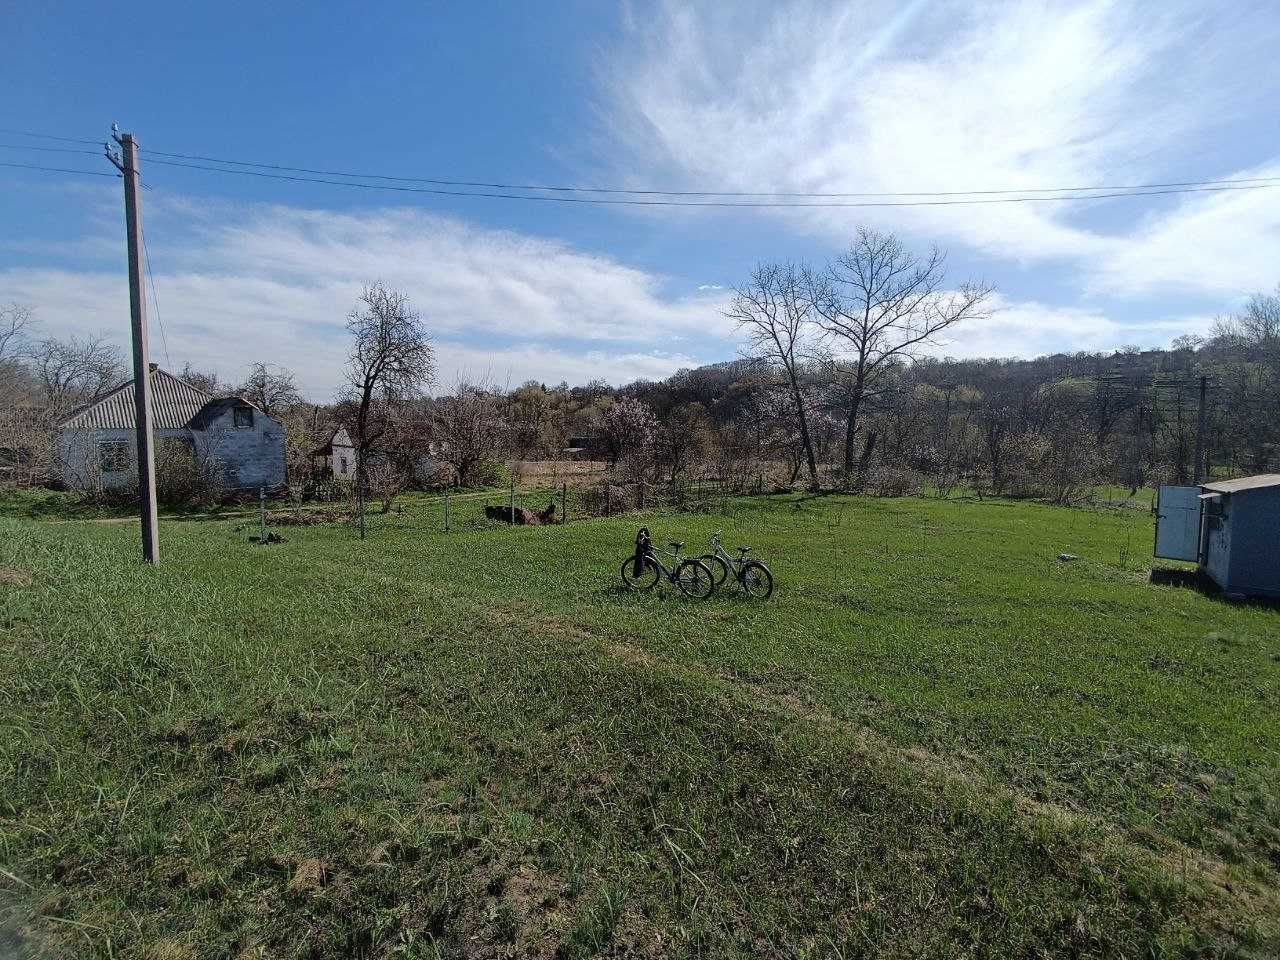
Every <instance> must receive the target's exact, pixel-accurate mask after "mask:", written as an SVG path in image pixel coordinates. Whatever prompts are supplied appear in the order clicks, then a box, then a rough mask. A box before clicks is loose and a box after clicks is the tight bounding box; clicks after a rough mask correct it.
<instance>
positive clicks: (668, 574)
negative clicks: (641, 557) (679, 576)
mask: <svg viewBox="0 0 1280 960" xmlns="http://www.w3.org/2000/svg"><path fill="white" fill-rule="evenodd" d="M660 552H662V553H666V551H659V550H658V548H657V547H655V546H654V545H653V544H652V543H651V544H649V549H648V550H647V551H646V554H645V555H646V556H647V557H648V558H649V559H650V560H652V561H653V562H654V563H656V564H657V565H658V569H659V570H661V571H662V578H663V579H664V580H666V581H667V583H675V582H676V569H677V568H679V566H680V554H678V553H667V556H668V557H670V558H671V559H672V561H673V565H672V566H671V568H670V569H668V568H667V565H666V564H665V563H663V562H662V558H661V557H659V556H658V554H659V553H660Z"/></svg>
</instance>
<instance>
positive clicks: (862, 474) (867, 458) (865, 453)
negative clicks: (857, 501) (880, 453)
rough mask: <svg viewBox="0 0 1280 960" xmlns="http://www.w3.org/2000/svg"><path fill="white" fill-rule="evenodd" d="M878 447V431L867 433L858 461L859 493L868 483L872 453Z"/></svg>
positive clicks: (857, 486)
mask: <svg viewBox="0 0 1280 960" xmlns="http://www.w3.org/2000/svg"><path fill="white" fill-rule="evenodd" d="M875 448H876V432H875V431H874V430H872V431H870V432H869V433H868V434H867V439H866V442H865V443H864V444H863V445H862V459H861V460H860V461H858V482H857V485H856V489H857V491H858V492H859V493H861V492H862V488H863V487H864V486H866V483H867V468H868V467H869V466H871V454H872V453H873V452H874V451H875Z"/></svg>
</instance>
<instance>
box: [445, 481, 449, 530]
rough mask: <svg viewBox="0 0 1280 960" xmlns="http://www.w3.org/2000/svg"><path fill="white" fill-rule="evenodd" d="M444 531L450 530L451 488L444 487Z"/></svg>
mask: <svg viewBox="0 0 1280 960" xmlns="http://www.w3.org/2000/svg"><path fill="white" fill-rule="evenodd" d="M444 532H445V533H448V532H449V488H448V487H445V488H444Z"/></svg>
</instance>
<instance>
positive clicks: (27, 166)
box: [0, 160, 120, 179]
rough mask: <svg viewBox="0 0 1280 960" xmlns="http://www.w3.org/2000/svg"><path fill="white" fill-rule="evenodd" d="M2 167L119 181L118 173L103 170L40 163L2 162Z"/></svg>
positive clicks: (0, 164) (0, 161) (0, 162)
mask: <svg viewBox="0 0 1280 960" xmlns="http://www.w3.org/2000/svg"><path fill="white" fill-rule="evenodd" d="M0 167H16V168H18V169H20V170H43V171H44V172H46V173H78V174H81V175H82V176H86V177H111V178H112V179H119V177H120V174H118V173H104V172H103V171H102V170H72V169H69V168H67V167H45V166H41V165H40V164H38V163H5V162H4V161H2V160H0Z"/></svg>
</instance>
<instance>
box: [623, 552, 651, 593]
mask: <svg viewBox="0 0 1280 960" xmlns="http://www.w3.org/2000/svg"><path fill="white" fill-rule="evenodd" d="M658 576H659V573H658V565H657V564H656V563H654V562H653V561H652V560H650V559H649V558H648V557H645V558H643V559H642V560H641V561H639V562H637V561H636V558H635V557H627V559H625V560H623V561H622V582H623V583H624V584H625V585H626V586H627V587H628V588H629V589H631V590H652V589H653V588H654V587H655V586H656V585H657V583H658Z"/></svg>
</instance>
